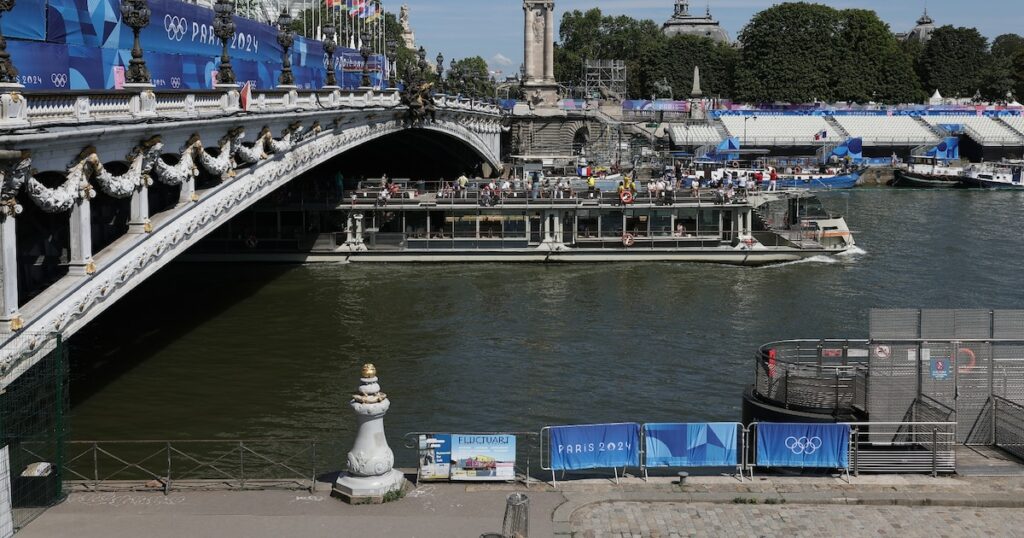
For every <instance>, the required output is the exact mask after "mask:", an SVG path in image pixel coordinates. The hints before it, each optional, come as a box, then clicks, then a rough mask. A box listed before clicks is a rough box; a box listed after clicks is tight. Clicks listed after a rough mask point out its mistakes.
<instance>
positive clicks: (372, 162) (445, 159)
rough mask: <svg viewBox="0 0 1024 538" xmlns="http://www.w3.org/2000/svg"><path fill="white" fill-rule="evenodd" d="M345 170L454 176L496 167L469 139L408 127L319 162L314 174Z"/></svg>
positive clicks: (372, 174) (352, 173)
mask: <svg viewBox="0 0 1024 538" xmlns="http://www.w3.org/2000/svg"><path fill="white" fill-rule="evenodd" d="M339 170H340V171H341V172H342V173H343V174H345V177H346V178H358V177H366V178H374V177H380V175H381V174H382V173H383V174H387V175H388V177H392V178H410V179H429V180H437V179H439V178H446V179H454V178H457V177H458V176H459V175H461V174H466V175H470V176H485V177H486V176H488V175H489V172H492V167H491V165H490V164H489V163H487V162H486V160H485V159H484V158H482V157H481V156H480V154H479V153H478V152H477V151H475V150H474V149H473V148H472V147H471V146H469V145H467V144H466V143H465V142H462V141H459V140H456V139H455V138H452V137H450V136H448V135H445V134H441V133H438V132H435V131H428V130H422V129H420V130H408V131H400V132H397V133H392V134H389V135H386V136H382V137H380V138H377V139H374V140H371V141H370V142H367V143H365V144H363V145H362V146H359V147H358V148H356V149H353V150H350V151H347V152H345V153H342V154H341V155H339V156H337V157H335V158H333V159H331V160H330V161H328V162H327V163H325V164H323V165H321V166H318V167H317V168H316V169H314V170H313V172H312V173H313V174H317V173H323V172H324V171H329V172H330V173H332V174H333V173H334V172H335V171H339Z"/></svg>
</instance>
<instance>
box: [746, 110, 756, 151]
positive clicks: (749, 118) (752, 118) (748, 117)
mask: <svg viewBox="0 0 1024 538" xmlns="http://www.w3.org/2000/svg"><path fill="white" fill-rule="evenodd" d="M750 120H754V121H757V116H744V117H743V144H746V143H747V122H748V121H750Z"/></svg>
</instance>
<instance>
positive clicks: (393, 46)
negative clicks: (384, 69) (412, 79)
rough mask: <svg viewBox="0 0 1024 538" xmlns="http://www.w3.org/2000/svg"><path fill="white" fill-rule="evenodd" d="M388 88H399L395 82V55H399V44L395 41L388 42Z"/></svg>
mask: <svg viewBox="0 0 1024 538" xmlns="http://www.w3.org/2000/svg"><path fill="white" fill-rule="evenodd" d="M387 45H388V66H389V69H388V75H389V76H388V86H390V87H392V88H397V87H398V84H397V83H396V80H395V75H396V73H395V55H397V54H398V42H397V41H395V40H394V39H389V40H388V44H387Z"/></svg>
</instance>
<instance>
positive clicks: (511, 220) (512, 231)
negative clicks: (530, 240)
mask: <svg viewBox="0 0 1024 538" xmlns="http://www.w3.org/2000/svg"><path fill="white" fill-rule="evenodd" d="M504 227H505V232H504V233H505V237H506V238H509V237H526V215H505V223H504Z"/></svg>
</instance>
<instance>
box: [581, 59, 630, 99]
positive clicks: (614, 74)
mask: <svg viewBox="0 0 1024 538" xmlns="http://www.w3.org/2000/svg"><path fill="white" fill-rule="evenodd" d="M626 78H627V71H626V62H624V61H622V60H585V61H584V62H583V91H584V95H585V96H586V97H587V98H594V99H601V98H604V99H619V100H622V99H625V98H626Z"/></svg>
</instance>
